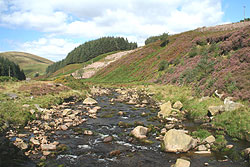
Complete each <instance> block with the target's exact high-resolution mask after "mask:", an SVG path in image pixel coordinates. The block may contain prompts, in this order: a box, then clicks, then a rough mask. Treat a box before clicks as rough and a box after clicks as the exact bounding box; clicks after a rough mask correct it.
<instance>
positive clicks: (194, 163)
mask: <svg viewBox="0 0 250 167" xmlns="http://www.w3.org/2000/svg"><path fill="white" fill-rule="evenodd" d="M117 96H118V94H117V93H116V92H113V93H112V94H110V95H102V96H96V97H94V99H95V100H96V101H98V106H100V107H101V109H100V110H99V111H98V112H97V119H91V118H89V117H88V116H86V115H83V116H82V118H84V119H87V121H86V122H84V123H83V124H81V125H79V126H75V127H71V128H69V129H68V130H65V131H61V130H60V131H55V133H54V134H51V135H50V138H53V139H56V141H58V142H59V143H60V144H65V146H66V149H65V150H64V151H63V152H61V153H59V154H54V156H49V157H47V159H46V160H45V161H44V164H46V166H49V167H50V166H51V167H52V166H56V167H58V166H60V165H61V167H92V166H97V167H134V166H137V167H140V166H143V167H152V166H154V167H157V166H166V167H170V166H171V165H172V164H174V163H175V161H176V159H177V158H180V157H185V158H187V159H189V160H190V162H191V167H201V166H205V165H204V164H205V163H207V164H206V165H207V166H210V167H247V166H249V163H247V162H246V161H244V160H243V159H240V160H237V161H232V160H231V159H230V158H229V157H227V156H226V155H222V154H220V153H213V152H212V154H205V155H199V154H195V153H194V151H190V152H188V153H166V152H163V151H161V147H160V145H161V141H159V140H156V139H155V138H156V137H157V136H158V135H157V133H156V132H152V133H150V134H149V135H148V140H150V141H152V143H143V142H141V141H139V140H136V139H134V138H133V137H131V136H130V135H129V134H130V132H131V131H132V130H133V128H134V127H135V126H136V125H143V126H148V125H154V126H156V127H158V126H159V127H161V123H160V122H159V121H154V120H151V119H149V118H150V117H152V116H157V112H158V111H155V109H152V108H150V107H147V106H146V107H135V105H130V104H126V103H123V102H118V101H113V102H110V100H111V99H112V98H113V99H115V98H116V97H117ZM82 105H83V104H82V102H77V103H76V104H75V105H72V106H69V107H70V108H71V109H73V110H74V109H76V108H81V106H82ZM119 111H122V112H123V113H124V114H123V115H122V116H121V115H118V112H119ZM142 115H143V116H142ZM119 122H120V123H119ZM121 122H122V123H123V124H124V125H129V126H125V127H122V126H121ZM118 125H120V126H118ZM182 126H183V128H184V129H186V130H195V129H198V128H199V124H195V123H193V122H191V121H189V120H186V121H183V122H182ZM83 130H90V131H92V132H93V135H85V134H83V133H82V131H83ZM24 131H25V130H24ZM159 131H160V130H159ZM26 133H30V132H26ZM108 136H112V137H113V140H112V141H111V142H108V143H104V142H103V140H104V138H106V137H108ZM226 139H227V141H228V144H233V145H234V147H236V150H237V151H238V152H239V151H240V150H243V149H245V148H247V147H250V144H249V143H248V142H246V141H239V142H234V141H233V140H232V139H231V138H230V137H227V136H226ZM1 151H2V150H1ZM0 156H2V155H0ZM17 156H20V155H11V156H8V157H6V158H4V159H3V158H1V160H2V161H4V162H0V166H1V164H2V165H4V166H5V165H6V164H9V165H8V166H11V165H13V166H29V167H33V166H36V165H35V164H36V163H38V162H39V160H35V159H33V160H32V159H29V158H26V157H25V156H20V158H19V159H18V158H17ZM13 161H14V162H13ZM1 167H2V166H1ZM6 167H7V166H6Z"/></svg>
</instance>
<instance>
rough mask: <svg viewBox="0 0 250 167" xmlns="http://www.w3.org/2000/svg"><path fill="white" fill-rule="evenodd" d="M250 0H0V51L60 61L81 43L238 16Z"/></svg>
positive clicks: (139, 38) (249, 12)
mask: <svg viewBox="0 0 250 167" xmlns="http://www.w3.org/2000/svg"><path fill="white" fill-rule="evenodd" d="M243 6H246V8H245V9H246V10H245V16H246V18H249V17H250V0H105V1H104V0H0V52H5V51H22V52H28V53H32V54H35V55H38V56H41V57H44V58H47V59H50V60H52V61H59V60H61V59H63V58H65V57H66V56H67V54H68V53H69V52H70V51H71V50H73V49H74V48H75V47H77V46H79V45H80V44H82V43H84V42H86V41H90V40H93V39H97V38H100V37H104V36H121V37H124V38H127V39H128V40H129V41H130V42H137V43H138V44H139V46H142V45H143V44H144V41H145V39H146V38H148V37H150V36H154V35H159V34H162V33H164V32H167V33H169V34H176V33H180V32H184V31H188V30H192V29H196V28H198V27H203V26H214V25H218V24H226V23H231V22H238V21H240V20H242V19H243V17H244V12H243V11H244V10H243Z"/></svg>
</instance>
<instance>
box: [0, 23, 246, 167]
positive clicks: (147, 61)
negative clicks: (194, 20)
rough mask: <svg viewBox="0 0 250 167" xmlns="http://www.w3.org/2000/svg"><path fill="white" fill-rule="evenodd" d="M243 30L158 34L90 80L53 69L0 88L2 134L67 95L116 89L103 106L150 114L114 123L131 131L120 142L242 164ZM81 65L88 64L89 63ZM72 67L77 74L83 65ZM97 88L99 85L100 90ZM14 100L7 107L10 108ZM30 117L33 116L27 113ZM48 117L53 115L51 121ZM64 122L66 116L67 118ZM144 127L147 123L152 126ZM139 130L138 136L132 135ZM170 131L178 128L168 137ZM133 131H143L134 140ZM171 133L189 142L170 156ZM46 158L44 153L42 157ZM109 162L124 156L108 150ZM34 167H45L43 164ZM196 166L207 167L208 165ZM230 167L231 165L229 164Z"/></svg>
mask: <svg viewBox="0 0 250 167" xmlns="http://www.w3.org/2000/svg"><path fill="white" fill-rule="evenodd" d="M249 32H250V27H249V26H248V27H244V28H243V29H234V30H226V31H220V30H217V31H206V32H200V31H198V30H194V31H189V32H184V33H181V34H177V35H172V36H169V35H166V34H163V35H162V36H163V37H164V38H163V37H162V38H161V36H157V37H152V38H149V40H147V45H146V46H144V47H143V48H142V49H140V50H136V51H134V52H132V53H130V54H127V55H125V56H123V57H121V58H120V59H118V60H117V61H115V62H114V63H111V64H110V65H108V66H107V67H105V68H103V69H100V70H99V71H98V72H97V73H96V74H95V75H94V76H93V77H91V78H89V79H85V80H76V79H74V78H73V77H70V76H67V75H65V76H63V75H61V76H59V75H60V73H59V72H58V71H57V72H55V74H54V75H53V74H50V76H52V77H51V78H46V80H50V81H32V82H28V83H27V82H24V81H23V82H13V81H10V82H4V83H2V84H1V86H0V89H1V90H2V91H1V94H0V101H1V103H0V105H1V111H0V113H1V114H0V115H1V120H0V121H1V128H2V130H3V129H6V128H7V129H8V130H9V129H11V128H13V127H14V128H17V127H18V126H25V125H26V124H27V123H28V122H30V121H31V120H36V119H38V120H39V119H40V116H41V115H43V113H40V111H39V109H40V108H47V109H49V108H50V107H51V106H54V107H56V105H57V104H62V103H63V101H64V100H65V99H70V97H71V98H72V97H74V98H75V100H74V101H77V100H81V99H82V100H83V99H85V97H87V96H88V97H89V96H91V95H92V96H94V97H96V96H100V95H103V94H107V96H109V95H110V93H111V94H112V92H113V91H112V90H114V89H115V92H116V93H118V94H121V95H122V96H121V97H120V96H119V97H118V98H117V99H116V98H115V97H113V98H112V99H110V105H113V104H115V103H116V101H117V100H118V101H121V102H125V103H128V104H130V105H135V107H133V108H131V109H130V111H133V112H134V113H136V112H137V110H139V109H138V108H140V107H145V106H148V107H150V108H151V111H150V112H142V113H140V117H137V116H133V114H132V115H130V113H129V119H133V118H134V117H136V118H139V119H141V120H143V121H144V122H140V120H138V122H136V123H134V124H131V123H127V122H119V123H118V124H117V125H118V126H119V127H122V128H124V127H125V128H128V129H125V130H129V131H131V133H132V130H133V133H132V134H128V133H126V134H120V135H125V138H126V142H127V140H128V141H130V143H132V144H133V142H134V140H132V139H129V137H130V136H134V137H135V138H138V141H139V143H144V144H149V145H151V146H152V147H153V146H154V144H159V143H158V142H157V141H161V142H160V143H161V144H160V145H161V147H162V150H164V151H165V152H186V151H191V152H192V151H193V150H195V151H197V152H196V154H212V153H213V154H216V155H217V154H221V155H222V156H226V157H227V158H225V157H224V158H218V157H217V160H218V162H221V163H220V164H218V165H222V166H223V165H229V164H230V160H233V161H236V162H239V161H238V160H239V159H241V156H240V155H239V152H241V151H242V150H243V149H245V148H247V147H250V146H249V143H248V144H247V143H246V144H245V145H244V147H243V148H241V147H240V150H239V148H237V144H235V143H237V142H238V141H239V140H240V141H250V124H249V122H250V110H249V79H248V78H249V70H250V69H249V67H250V66H249V63H250V62H249V56H250V55H249V47H250V43H249V39H250V38H249V34H250V33H249ZM162 43H164V45H162ZM110 54H112V53H110ZM107 55H109V53H107ZM105 56H106V55H104V56H101V57H100V59H99V58H98V59H97V58H96V60H94V61H95V62H98V61H100V60H101V58H103V57H105ZM88 60H89V61H88V62H89V63H91V58H89V59H88ZM92 62H93V61H92ZM85 63H86V62H85ZM63 66H64V68H67V67H68V68H69V69H68V71H69V72H68V73H67V74H70V73H71V72H74V71H75V70H77V68H78V67H76V68H75V69H71V67H72V64H70V65H66V64H64V65H63ZM79 68H82V65H81V66H79ZM52 71H56V70H52ZM56 76H57V77H56ZM58 76H59V77H58ZM55 77H56V78H55ZM6 83H8V84H6ZM93 87H94V88H93ZM96 87H105V89H98V88H96ZM124 88H126V89H124ZM138 92H143V93H138ZM90 94H91V95H90ZM230 96H232V97H233V98H230ZM146 97H150V98H146ZM235 101H237V102H235ZM13 102H14V103H15V105H14V106H13V105H11V104H12V103H13ZM99 103H101V101H100V102H98V104H99ZM35 104H38V105H39V106H37V105H35ZM178 106H179V107H178ZM95 107H97V108H95ZM95 107H90V108H85V110H86V112H85V113H82V114H83V115H85V116H88V119H90V120H92V119H93V120H95V119H96V118H97V120H98V119H99V118H98V116H100V115H98V114H97V113H98V112H97V111H98V110H101V112H100V113H102V112H104V113H106V110H102V109H99V106H95ZM103 107H104V108H105V106H102V107H101V108H103ZM113 110H114V111H111V112H107V113H106V114H104V113H103V115H101V116H100V119H101V120H102V119H104V120H105V119H110V120H112V118H113V117H116V116H117V115H120V116H124V117H126V113H125V112H123V111H116V110H115V109H113ZM10 111H11V112H10ZM33 111H35V113H36V114H32V113H33ZM51 111H52V110H51ZM145 111H146V110H145ZM38 113H40V114H38ZM48 113H49V112H48ZM54 113H57V112H54ZM54 113H53V112H52V117H53V118H54V116H55V115H53V114H54ZM71 114H72V113H71ZM78 114H79V113H78ZM127 114H128V113H127ZM45 115H46V113H45ZM66 116H67V117H69V116H68V114H66ZM162 116H163V117H162ZM64 117H65V116H64ZM43 118H44V117H43ZM144 118H146V120H145V119H144ZM117 119H118V118H117ZM119 119H121V118H119ZM190 120H191V121H192V122H194V126H192V127H189V126H188V124H189V121H190ZM148 121H149V122H153V125H151V124H150V123H149V122H148ZM154 123H157V125H156V124H154ZM158 123H159V124H158ZM138 126H142V127H138ZM69 127H71V126H67V125H66V127H61V129H60V128H59V130H63V131H65V130H66V131H68V128H69ZM136 128H137V129H136ZM140 128H142V130H138V129H140ZM145 128H146V129H145ZM17 129H18V128H17ZM171 129H177V130H176V131H175V130H172V131H171ZM76 130H77V129H76ZM125 130H124V131H125ZM183 130H184V131H183ZM185 130H186V131H185ZM138 132H143V133H141V134H140V133H139V134H138ZM77 133H79V134H85V135H90V136H91V135H94V136H98V134H95V133H94V132H93V129H92V130H91V131H88V129H82V130H81V129H78V130H77ZM98 133H102V132H98ZM186 133H187V134H186ZM175 135H177V136H178V135H180V136H181V138H182V137H183V139H184V138H185V142H186V141H188V140H190V143H193V144H192V145H187V146H185V148H180V149H179V150H173V148H171V146H172V144H174V143H172V144H169V143H171V142H174V141H172V140H171V139H173V136H175ZM228 136H230V137H231V138H229V137H228ZM114 138H116V136H112V135H111V137H110V138H109V139H106V140H111V142H112V140H113V139H114ZM116 140H118V139H116ZM119 140H120V138H119ZM136 140H137V139H136ZM123 142H124V141H123ZM183 142H184V141H183ZM112 143H113V142H112ZM232 143H233V145H232ZM113 144H114V143H113ZM86 147H87V146H86ZM49 151H50V150H49ZM64 151H66V150H64ZM66 152H67V151H66ZM124 152H125V154H126V155H127V156H125V157H130V156H131V157H133V156H132V155H130V154H131V153H129V154H127V152H126V151H124ZM47 153H48V152H45V153H43V155H44V154H45V157H46V154H47ZM249 153H250V151H248V149H245V150H244V151H242V156H243V157H244V158H245V159H246V160H249ZM29 154H30V153H29ZM48 154H49V153H48ZM119 155H122V156H119ZM135 155H136V156H138V155H137V154H135ZM157 155H158V154H157ZM50 156H51V154H50V155H48V157H50ZM109 156H111V157H120V158H121V159H123V158H124V156H123V153H121V151H120V150H113V152H109ZM183 156H185V154H181V155H180V156H179V157H177V158H181V157H182V158H181V159H177V158H176V159H177V161H176V164H175V165H176V166H178V164H179V163H185V164H186V166H190V161H191V166H192V163H194V162H197V161H196V160H195V158H193V157H192V155H190V154H188V153H187V154H186V156H188V157H191V158H190V159H191V160H190V159H186V158H183ZM40 158H41V157H40ZM43 159H44V156H43ZM104 159H105V158H104ZM229 159H230V160H229ZM105 160H107V161H109V160H108V159H105ZM127 160H128V161H129V159H127ZM206 161H207V160H206ZM123 162H124V161H123ZM65 163H66V162H65ZM197 163H198V162H197ZM211 163H212V164H213V163H214V162H213V161H212V162H211ZM223 163H225V164H223ZM240 164H241V165H242V166H244V165H248V164H244V163H240ZM40 165H42V166H45V165H46V163H41V164H40ZM47 165H48V164H47ZM197 165H205V166H207V165H209V162H208V161H207V162H204V163H203V164H197ZM230 165H232V166H233V165H234V163H233V162H232V164H230Z"/></svg>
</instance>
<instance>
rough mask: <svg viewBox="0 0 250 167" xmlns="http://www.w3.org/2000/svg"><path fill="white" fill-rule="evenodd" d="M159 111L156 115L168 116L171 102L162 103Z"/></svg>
mask: <svg viewBox="0 0 250 167" xmlns="http://www.w3.org/2000/svg"><path fill="white" fill-rule="evenodd" d="M160 109H161V111H160V112H158V117H163V118H165V117H168V116H169V115H170V114H171V111H172V104H171V102H170V101H168V102H167V103H164V104H162V105H161V106H160Z"/></svg>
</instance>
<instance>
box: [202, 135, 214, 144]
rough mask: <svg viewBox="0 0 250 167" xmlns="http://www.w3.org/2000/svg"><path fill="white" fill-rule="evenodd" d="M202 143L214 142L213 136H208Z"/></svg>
mask: <svg viewBox="0 0 250 167" xmlns="http://www.w3.org/2000/svg"><path fill="white" fill-rule="evenodd" d="M204 142H207V143H209V144H211V143H214V142H215V137H214V136H213V135H210V136H208V137H207V138H205V139H204Z"/></svg>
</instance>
